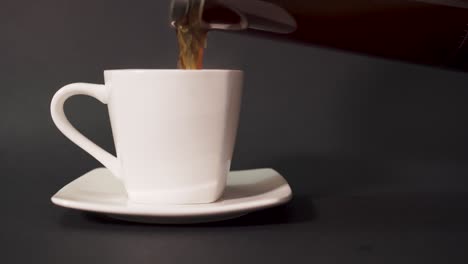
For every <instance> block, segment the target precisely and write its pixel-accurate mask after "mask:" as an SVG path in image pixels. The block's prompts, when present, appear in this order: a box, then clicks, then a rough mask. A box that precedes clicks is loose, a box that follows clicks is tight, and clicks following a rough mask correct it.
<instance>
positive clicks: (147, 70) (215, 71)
mask: <svg viewBox="0 0 468 264" xmlns="http://www.w3.org/2000/svg"><path fill="white" fill-rule="evenodd" d="M154 72H167V73H169V72H173V73H183V72H185V73H197V72H198V73H227V72H239V73H242V72H243V71H242V70H236V69H199V70H184V69H109V70H104V73H105V74H107V73H136V74H138V73H154Z"/></svg>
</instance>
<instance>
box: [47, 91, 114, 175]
mask: <svg viewBox="0 0 468 264" xmlns="http://www.w3.org/2000/svg"><path fill="white" fill-rule="evenodd" d="M108 90H109V89H108V88H107V87H106V86H105V85H102V84H91V83H72V84H69V85H66V86H64V87H62V88H61V89H60V90H58V91H57V92H56V93H55V95H54V97H53V98H52V102H51V105H50V113H51V115H52V120H53V121H54V123H55V125H56V126H57V128H58V129H59V130H60V131H61V132H62V133H63V134H64V135H65V136H66V137H68V138H69V139H70V140H71V141H72V142H73V143H75V144H76V145H78V146H79V147H81V148H82V149H83V150H85V151H86V152H88V153H89V154H90V155H91V156H93V157H94V158H95V159H97V160H98V161H99V162H101V163H102V164H103V165H104V166H105V167H106V168H108V169H109V170H110V171H111V172H112V174H114V175H115V176H116V177H117V178H120V163H119V161H118V159H117V158H116V157H115V156H114V155H112V154H110V153H109V152H107V151H105V150H104V149H102V148H101V147H99V146H98V145H96V144H95V143H94V142H92V141H91V140H89V139H88V138H87V137H85V136H84V135H83V134H81V133H80V132H78V130H76V128H75V127H73V125H72V124H71V123H70V121H68V119H67V117H66V116H65V112H64V111H63V105H64V103H65V101H66V100H67V99H68V98H70V97H72V96H74V95H88V96H91V97H94V98H96V99H98V100H99V101H100V102H101V103H103V104H107V99H108V96H109V91H108Z"/></svg>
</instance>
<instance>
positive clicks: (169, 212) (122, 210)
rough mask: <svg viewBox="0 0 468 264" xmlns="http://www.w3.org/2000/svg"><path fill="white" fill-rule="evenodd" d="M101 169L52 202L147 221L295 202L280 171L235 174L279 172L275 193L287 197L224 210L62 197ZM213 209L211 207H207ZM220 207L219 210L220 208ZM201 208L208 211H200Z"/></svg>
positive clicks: (257, 208)
mask: <svg viewBox="0 0 468 264" xmlns="http://www.w3.org/2000/svg"><path fill="white" fill-rule="evenodd" d="M99 169H105V170H107V169H106V168H102V167H99V168H95V169H93V170H90V171H88V172H86V173H84V174H82V175H81V176H80V177H78V178H76V179H74V180H72V181H70V182H69V183H67V184H66V185H64V186H63V187H62V188H61V189H60V190H59V191H58V192H56V193H55V194H54V195H53V196H52V197H51V202H52V203H53V204H55V205H57V206H60V207H65V208H70V209H75V210H80V211H86V212H93V213H103V214H115V215H122V216H125V215H127V216H145V217H162V218H164V217H171V218H172V217H178V218H183V217H187V218H190V217H197V216H219V215H225V214H233V213H249V212H252V211H258V210H263V209H267V208H270V207H276V206H279V205H282V204H285V203H287V202H289V201H290V200H291V199H292V190H291V186H290V185H289V183H288V182H287V181H286V179H285V178H284V177H283V176H282V175H281V174H280V173H279V172H278V171H276V170H274V169H272V168H258V169H248V170H238V171H231V172H248V171H253V170H272V171H273V172H275V173H276V174H277V175H278V176H279V177H281V178H282V180H283V181H284V184H283V185H281V186H280V187H278V189H275V191H278V190H280V189H284V190H281V191H282V192H284V194H282V195H281V196H278V197H274V198H272V197H269V198H266V197H262V198H261V200H260V201H256V202H255V203H252V201H250V202H249V203H242V202H240V203H236V204H230V205H224V206H223V207H222V208H220V207H219V205H220V203H219V202H213V203H209V204H140V203H132V202H129V201H128V199H127V200H125V201H122V202H123V203H126V204H127V206H122V204H116V205H112V204H96V203H93V202H86V201H81V200H70V199H66V198H63V197H61V196H60V192H61V191H62V190H63V189H64V188H66V187H67V186H69V185H70V184H72V183H73V182H75V181H76V180H78V179H80V178H81V177H84V176H85V175H87V174H89V173H91V172H93V171H95V170H99ZM207 205H208V206H210V207H207ZM211 205H212V206H211ZM217 205H218V206H217ZM200 206H203V207H204V208H203V209H202V210H201V211H200Z"/></svg>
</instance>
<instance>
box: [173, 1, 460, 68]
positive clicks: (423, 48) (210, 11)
mask: <svg viewBox="0 0 468 264" xmlns="http://www.w3.org/2000/svg"><path fill="white" fill-rule="evenodd" d="M194 6H197V7H198V9H197V12H196V16H192V20H190V23H191V24H190V25H192V26H193V25H197V28H198V29H199V30H201V31H204V32H205V33H206V32H208V31H211V30H225V31H238V32H240V33H243V34H244V33H246V34H254V35H258V36H265V37H269V38H274V39H279V40H287V41H296V42H301V43H305V44H307V45H316V46H322V47H328V48H334V49H340V50H345V51H350V52H355V53H360V54H367V55H372V56H379V57H384V58H389V59H394V60H401V61H406V62H410V63H417V64H423V65H430V66H437V67H446V68H451V69H454V70H462V71H468V47H467V44H468V1H466V0H386V1H375V0H354V1H348V0H326V1H325V0H323V1H304V0H302V1H301V0H173V1H172V6H171V15H170V17H171V22H172V25H173V26H176V25H178V24H180V21H187V17H190V14H194V12H193V10H194V8H193V7H194ZM184 19H185V20H184ZM205 35H206V34H205ZM179 43H180V38H179ZM203 45H204V43H203ZM179 46H180V44H179ZM181 55H182V53H181ZM200 61H201V60H200ZM179 65H180V64H179ZM199 66H200V67H201V64H200V65H199Z"/></svg>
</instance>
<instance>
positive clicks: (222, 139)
mask: <svg viewBox="0 0 468 264" xmlns="http://www.w3.org/2000/svg"><path fill="white" fill-rule="evenodd" d="M104 78H105V85H102V84H88V83H73V84H69V85H66V86H64V87H63V88H61V89H60V90H59V91H58V92H57V93H56V94H55V95H54V98H53V99H52V103H51V114H52V119H53V121H54V123H55V124H56V125H57V127H58V129H59V130H60V131H61V132H62V133H63V134H64V135H65V136H67V137H68V138H69V139H70V140H71V141H73V142H74V143H75V144H77V145H78V146H80V147H81V148H83V149H84V150H85V151H87V152H88V153H89V154H90V155H91V156H93V157H94V158H96V159H97V160H98V161H99V162H101V163H102V164H103V165H104V166H105V167H107V168H108V169H109V170H110V171H111V172H112V173H113V174H114V175H115V176H116V177H117V178H119V179H121V180H122V182H123V184H124V186H125V188H126V190H127V193H128V197H129V200H130V201H132V202H142V203H167V204H192V203H210V202H214V201H216V200H217V199H218V198H219V197H220V196H221V195H222V193H223V190H224V187H225V185H226V177H227V174H228V172H229V168H230V164H231V158H232V152H233V149H234V143H235V137H236V131H237V124H238V119H239V111H240V102H241V93H242V82H243V73H242V71H236V70H107V71H104ZM73 95H89V96H92V97H94V98H96V99H98V100H99V101H101V102H102V103H104V104H107V105H108V109H109V116H110V121H111V126H112V133H113V137H114V143H115V149H116V153H117V157H115V156H114V155H112V154H110V153H108V152H107V151H105V150H103V149H102V148H100V147H99V146H97V145H96V144H95V143H93V142H92V141H90V140H89V139H88V138H86V137H85V136H83V135H82V134H81V133H80V132H78V131H77V130H76V129H75V128H74V127H73V126H72V125H71V124H70V122H69V121H68V119H67V118H66V116H65V113H64V111H63V104H64V102H65V101H66V100H67V99H68V98H69V97H71V96H73Z"/></svg>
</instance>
